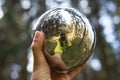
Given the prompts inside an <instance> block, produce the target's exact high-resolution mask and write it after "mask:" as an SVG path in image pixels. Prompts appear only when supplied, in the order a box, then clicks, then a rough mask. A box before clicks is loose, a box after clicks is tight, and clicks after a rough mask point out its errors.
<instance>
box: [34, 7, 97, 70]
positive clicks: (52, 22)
mask: <svg viewBox="0 0 120 80" xmlns="http://www.w3.org/2000/svg"><path fill="white" fill-rule="evenodd" d="M34 28H35V31H42V32H44V33H45V37H46V47H47V50H48V52H49V54H50V55H51V56H54V55H56V54H60V57H61V59H62V61H63V62H64V64H65V66H66V67H67V69H68V70H69V69H73V68H75V67H78V66H80V65H82V64H84V63H85V62H86V61H87V60H88V59H89V57H90V56H91V54H92V51H93V49H94V47H95V42H96V36H95V30H94V28H93V27H92V26H91V24H90V22H89V20H88V19H87V17H86V16H85V15H83V14H82V13H81V12H79V11H77V10H75V9H73V8H55V9H52V10H48V11H47V12H45V13H44V14H42V15H41V16H40V17H39V18H38V20H37V22H36V23H35V25H34Z"/></svg>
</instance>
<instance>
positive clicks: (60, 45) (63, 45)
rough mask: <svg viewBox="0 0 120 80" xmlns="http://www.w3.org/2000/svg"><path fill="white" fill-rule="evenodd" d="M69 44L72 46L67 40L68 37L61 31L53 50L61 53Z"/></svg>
mask: <svg viewBox="0 0 120 80" xmlns="http://www.w3.org/2000/svg"><path fill="white" fill-rule="evenodd" d="M70 46H72V43H71V42H70V41H69V40H68V37H67V36H66V34H65V33H61V34H60V38H59V41H58V42H57V46H56V47H55V50H54V52H55V53H60V54H63V53H64V52H65V51H66V50H67V48H68V47H70Z"/></svg>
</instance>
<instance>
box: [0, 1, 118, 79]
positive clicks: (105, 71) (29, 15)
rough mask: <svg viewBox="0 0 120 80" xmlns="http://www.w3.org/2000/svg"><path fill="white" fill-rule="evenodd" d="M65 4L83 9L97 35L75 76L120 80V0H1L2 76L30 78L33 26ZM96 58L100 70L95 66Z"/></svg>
mask: <svg viewBox="0 0 120 80" xmlns="http://www.w3.org/2000/svg"><path fill="white" fill-rule="evenodd" d="M83 4H84V5H83ZM66 6H68V7H73V8H76V9H78V10H79V11H81V12H82V13H84V14H85V15H86V16H87V17H88V18H89V20H90V22H91V24H92V25H93V26H94V27H95V30H96V35H97V44H96V48H95V51H94V55H93V57H92V59H90V64H88V67H87V68H86V69H85V70H83V71H82V72H81V73H79V74H78V75H77V76H76V77H75V78H74V80H120V76H119V75H120V58H119V57H120V0H0V80H29V79H30V75H31V73H30V72H28V71H27V69H26V67H27V65H28V59H27V55H28V50H29V48H30V44H31V40H32V39H31V33H32V26H33V24H34V22H35V21H36V19H37V18H38V17H39V16H40V15H41V14H42V13H43V12H45V11H46V10H48V9H51V8H55V7H66ZM94 59H97V60H98V61H99V62H100V65H101V68H100V69H99V70H95V68H94V67H92V63H91V62H92V60H94ZM94 65H97V64H94ZM98 67H99V66H98Z"/></svg>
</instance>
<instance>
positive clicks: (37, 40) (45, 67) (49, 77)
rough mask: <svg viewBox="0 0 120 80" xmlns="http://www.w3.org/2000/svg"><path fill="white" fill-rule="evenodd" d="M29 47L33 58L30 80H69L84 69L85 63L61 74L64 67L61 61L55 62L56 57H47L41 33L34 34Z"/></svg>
mask: <svg viewBox="0 0 120 80" xmlns="http://www.w3.org/2000/svg"><path fill="white" fill-rule="evenodd" d="M31 47H32V51H33V57H34V65H33V66H34V67H33V72H32V77H31V78H32V80H71V79H73V77H74V76H75V75H77V74H78V73H79V72H80V71H81V70H83V69H84V68H85V67H86V63H85V64H83V65H82V66H80V67H77V68H75V69H73V70H71V71H69V72H68V73H62V72H63V70H65V65H64V64H63V63H62V62H61V60H58V62H56V60H57V57H58V56H51V55H49V53H48V52H47V50H46V48H45V36H44V33H43V32H39V31H36V32H35V36H34V39H33V42H32V44H31ZM51 64H54V65H51ZM58 67H59V70H61V72H60V73H59V72H57V69H58Z"/></svg>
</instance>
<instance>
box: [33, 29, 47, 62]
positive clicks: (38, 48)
mask: <svg viewBox="0 0 120 80" xmlns="http://www.w3.org/2000/svg"><path fill="white" fill-rule="evenodd" d="M43 41H44V35H43V33H42V32H39V31H36V32H35V35H34V38H33V41H32V44H31V48H32V51H33V57H34V64H44V63H46V59H45V57H44V54H43V52H42V46H43Z"/></svg>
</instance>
